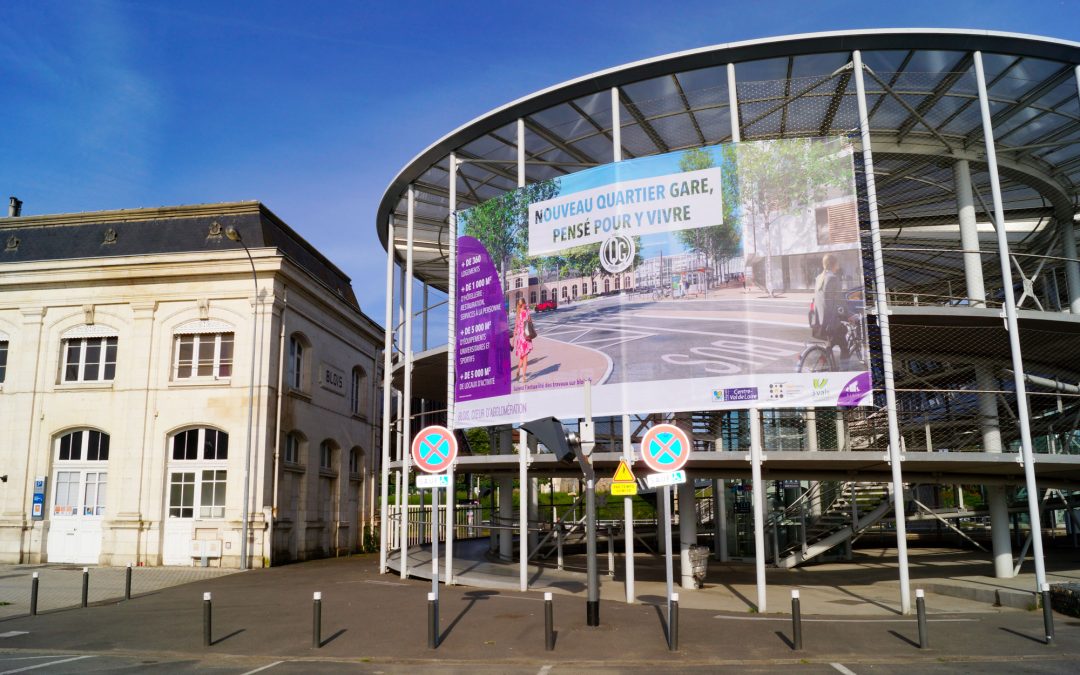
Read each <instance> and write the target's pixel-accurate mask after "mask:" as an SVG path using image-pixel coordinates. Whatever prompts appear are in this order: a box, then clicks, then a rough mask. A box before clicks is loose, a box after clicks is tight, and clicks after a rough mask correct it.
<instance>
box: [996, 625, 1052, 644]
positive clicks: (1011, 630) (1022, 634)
mask: <svg viewBox="0 0 1080 675" xmlns="http://www.w3.org/2000/svg"><path fill="white" fill-rule="evenodd" d="M998 630H1003V631H1005V632H1006V633H1012V634H1013V635H1019V636H1020V637H1022V638H1026V639H1028V640H1031V641H1032V642H1035V643H1037V644H1040V645H1041V644H1046V643H1045V642H1044V641H1043V640H1040V639H1039V638H1037V637H1033V636H1031V635H1028V634H1027V633H1021V632H1020V631H1018V630H1013V629H1012V628H1005V627H1004V626H998Z"/></svg>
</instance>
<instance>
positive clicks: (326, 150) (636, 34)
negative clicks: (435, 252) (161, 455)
mask: <svg viewBox="0 0 1080 675" xmlns="http://www.w3.org/2000/svg"><path fill="white" fill-rule="evenodd" d="M3 6H4V19H3V21H0V97H2V100H3V102H4V104H3V105H2V106H0V129H2V130H3V131H2V135H0V139H2V140H0V193H2V195H0V196H5V197H6V196H7V195H16V196H18V197H20V198H21V199H23V200H24V201H25V207H24V213H25V214H26V215H32V214H41V213H61V212H71V211H90V210H98V209H117V208H136V207H147V206H161V205H171V204H193V203H206V202H216V201H235V200H244V199H258V200H260V201H262V202H264V203H265V204H267V205H268V206H269V208H270V209H271V210H273V211H274V212H275V213H277V214H278V215H279V216H281V217H282V218H283V219H284V220H285V221H286V222H288V223H289V224H290V225H292V226H293V227H294V228H296V229H297V230H298V231H299V232H300V233H301V234H303V235H304V236H305V237H306V238H307V239H308V240H309V241H310V242H312V243H313V244H314V245H315V246H316V247H318V248H320V249H321V250H323V251H324V252H325V253H326V254H327V255H328V256H329V257H330V258H331V259H332V260H334V261H335V262H336V263H337V264H338V265H339V266H340V267H341V268H342V269H343V270H344V271H345V272H346V273H347V274H349V275H350V276H351V277H352V279H353V286H354V288H355V289H356V294H357V297H358V298H359V299H360V303H361V306H362V308H363V309H364V310H365V311H366V312H367V313H368V314H369V315H371V316H372V317H373V318H375V319H376V320H378V321H380V322H381V321H382V318H383V273H384V265H383V262H382V261H383V260H385V258H384V257H383V256H384V253H383V251H382V248H381V247H380V246H379V244H378V240H377V239H376V237H375V233H374V223H373V221H374V216H375V209H376V206H377V204H378V201H379V198H380V197H381V195H382V191H383V189H384V188H385V187H386V185H387V183H388V182H389V181H390V179H391V178H392V177H393V176H394V175H395V174H396V173H397V172H398V171H399V170H400V168H401V167H402V166H403V165H404V164H405V163H406V162H407V161H408V160H409V159H411V158H412V157H413V156H414V155H415V154H416V153H417V152H419V151H420V150H422V149H423V148H424V147H426V146H427V145H429V144H430V143H432V142H433V141H435V140H436V139H438V138H439V137H441V136H442V135H443V134H445V133H446V132H448V131H450V130H452V129H454V128H455V127H457V126H459V125H460V124H462V123H464V122H466V121H468V120H470V119H472V118H473V117H476V116H477V115H480V114H482V113H484V112H486V111H487V110H490V109H491V108H494V107H497V106H499V105H502V104H503V103H506V102H508V101H511V100H513V99H515V98H518V97H519V96H523V95H525V94H528V93H530V92H532V91H535V90H537V89H541V88H544V87H546V86H549V85H551V84H555V83H558V82H561V81H564V80H567V79H570V78H573V77H576V76H579V75H583V74H586V73H589V72H592V71H595V70H600V69H603V68H607V67H610V66H615V65H618V64H621V63H625V62H628V61H633V60H637V59H641V58H646V57H650V56H656V55H659V54H664V53H667V52H672V51H678V50H682V49H689V48H693V47H700V46H704V45H709V44H714V43H719V42H728V41H733V40H743V39H751V38H759V37H767V36H773V35H784V34H789V33H801V32H810V31H820V30H835V29H845V28H887V27H912V26H914V27H925V26H940V27H968V28H982V29H995V30H1009V31H1016V32H1025V33H1035V34H1041V35H1048V36H1052V37H1059V38H1067V39H1080V28H1078V27H1080V2H1078V1H1077V0H1068V1H1064V0H1044V1H1037V0H1036V1H1028V2H1017V1H1016V0H982V1H979V2H972V1H967V0H951V1H950V2H941V1H940V0H937V1H932V2H925V1H922V0H910V1H905V2H892V3H880V2H866V1H865V0H864V1H863V2H832V1H828V0H825V1H818V2H813V3H808V2H805V1H800V2H787V1H785V0H774V1H772V2H767V3H765V2H751V1H750V0H743V2H738V3H736V2H725V1H721V0H712V1H706V2H697V1H683V2H677V3H657V2H648V1H647V2H637V1H630V0H626V1H623V2H618V3H601V2H560V1H555V0H549V1H547V2H542V3H541V2H510V1H504V2H492V3H483V2H467V3H466V2H395V3H390V2H387V3H374V2H353V3H329V2H318V1H311V2H303V3H299V2H258V3H255V2H250V3H244V2H231V3H222V2H205V1H200V0H190V1H187V2H182V3H181V2H174V3H164V2H127V1H124V0H82V1H80V2H58V1H53V0H6V1H5V2H4V3H3Z"/></svg>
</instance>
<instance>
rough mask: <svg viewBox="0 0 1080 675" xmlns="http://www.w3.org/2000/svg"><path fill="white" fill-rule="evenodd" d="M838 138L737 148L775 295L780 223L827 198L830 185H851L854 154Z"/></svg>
mask: <svg viewBox="0 0 1080 675" xmlns="http://www.w3.org/2000/svg"><path fill="white" fill-rule="evenodd" d="M843 147H844V146H843V145H842V144H841V143H839V142H835V141H833V142H829V141H823V140H821V139H811V138H795V139H786V140H779V141H760V142H754V143H739V144H738V145H737V146H736V158H737V167H738V173H739V193H740V196H741V203H742V205H743V207H744V209H745V211H746V213H745V215H747V216H748V219H747V220H748V222H749V224H750V227H752V228H753V230H754V235H755V236H754V254H755V255H759V254H760V253H761V251H759V249H758V245H757V242H758V241H759V239H758V237H757V232H758V231H759V230H761V231H763V233H764V249H765V250H764V257H765V290H766V292H767V293H768V294H769V296H770V297H772V296H774V295H775V292H776V290H775V286H774V284H773V264H772V257H773V238H774V235H775V234H776V233H775V231H774V230H775V229H776V225H777V222H778V221H779V220H780V219H781V218H783V217H785V216H797V215H799V214H801V213H803V212H804V211H805V210H806V209H807V208H809V207H810V206H812V205H813V204H814V203H815V202H818V201H821V200H822V199H824V198H825V197H826V193H827V192H828V190H829V188H832V187H839V186H844V185H851V181H852V174H851V172H852V169H851V157H850V155H849V154H848V153H844V152H842V150H843Z"/></svg>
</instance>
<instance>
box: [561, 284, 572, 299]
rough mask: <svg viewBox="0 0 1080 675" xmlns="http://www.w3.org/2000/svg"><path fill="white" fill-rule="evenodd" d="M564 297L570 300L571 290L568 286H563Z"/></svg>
mask: <svg viewBox="0 0 1080 675" xmlns="http://www.w3.org/2000/svg"><path fill="white" fill-rule="evenodd" d="M562 297H563V300H569V299H570V292H569V290H567V288H566V286H563V287H562Z"/></svg>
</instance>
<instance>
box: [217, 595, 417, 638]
mask: <svg viewBox="0 0 1080 675" xmlns="http://www.w3.org/2000/svg"><path fill="white" fill-rule="evenodd" d="M429 595H430V594H429ZM429 639H430V636H429ZM213 644H214V607H213V596H212V595H211V594H210V593H203V647H210V646H212V645H213ZM322 645H323V642H322V592H321V591H315V593H314V595H312V598H311V648H312V649H320V648H321V647H322ZM429 646H430V645H429Z"/></svg>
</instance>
